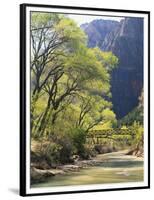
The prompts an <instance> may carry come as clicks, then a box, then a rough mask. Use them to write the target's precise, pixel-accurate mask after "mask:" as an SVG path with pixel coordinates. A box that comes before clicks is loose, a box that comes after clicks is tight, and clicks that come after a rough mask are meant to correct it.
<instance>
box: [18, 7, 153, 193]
mask: <svg viewBox="0 0 154 200" xmlns="http://www.w3.org/2000/svg"><path fill="white" fill-rule="evenodd" d="M28 8H30V9H32V10H34V11H35V8H37V9H38V10H39V11H40V10H41V9H52V10H54V9H58V10H59V11H60V10H63V9H64V10H65V9H66V10H68V11H70V13H71V14H74V12H75V11H81V13H82V11H94V12H95V13H97V12H99V13H100V12H105V13H106V15H107V13H108V12H110V13H111V12H112V16H117V15H118V14H119V13H120V14H121V13H122V14H126V15H127V16H129V15H131V14H139V15H140V14H141V15H143V16H145V17H146V26H147V27H146V31H147V32H146V34H145V35H146V37H147V38H146V40H147V44H146V48H145V46H144V49H145V50H144V54H146V62H147V63H146V65H147V69H146V70H147V73H146V76H147V77H146V80H144V81H143V82H147V91H146V96H144V98H146V104H147V105H146V108H147V111H146V112H147V116H146V122H147V125H146V127H147V130H146V132H147V136H146V137H147V141H146V142H147V144H146V145H147V147H146V153H147V155H146V160H147V165H146V166H147V167H146V172H145V174H146V176H147V179H146V184H143V185H136V186H130V187H128V186H126V187H121V186H117V187H111V188H103V187H102V188H100V187H99V188H97V186H95V187H94V188H90V189H80V188H79V189H76V190H73V189H71V190H65V189H63V190H59V191H54V190H53V191H51V192H50V188H49V190H48V191H47V192H44V191H43V190H40V191H39V190H38V191H37V192H34V193H33V192H32V191H28V190H27V176H29V177H30V174H28V173H30V172H29V171H27V169H28V168H29V165H28V162H27V161H28V160H29V159H28V158H27V153H26V152H27V151H30V149H27V147H28V146H27V141H28V139H29V137H28V135H27V130H28V128H27V127H28V123H30V122H28V121H27V115H28V113H27V90H26V87H27V86H26V84H27V82H28V81H27V80H28V79H27V78H28V76H29V74H28V72H29V70H28V68H27V62H28V61H27V56H28V54H30V50H29V49H28V50H27V40H28V39H27V38H29V36H28V35H27V29H28V27H27V15H28V14H29V12H30V11H28ZM40 12H41V11H40ZM60 13H61V12H60ZM95 15H96V14H95ZM120 16H121V15H120ZM28 34H30V33H28ZM145 35H144V37H145ZM144 39H145V38H144ZM29 62H30V61H29ZM148 188H150V12H149V11H139V10H122V9H104V8H92V7H89V8H88V7H73V6H59V5H40V4H21V5H20V195H21V196H37V195H55V194H68V193H85V192H103V191H119V190H135V189H148Z"/></svg>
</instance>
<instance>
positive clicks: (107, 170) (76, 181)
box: [32, 152, 143, 187]
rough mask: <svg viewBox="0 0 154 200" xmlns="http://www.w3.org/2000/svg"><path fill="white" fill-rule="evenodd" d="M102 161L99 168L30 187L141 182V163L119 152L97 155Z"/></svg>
mask: <svg viewBox="0 0 154 200" xmlns="http://www.w3.org/2000/svg"><path fill="white" fill-rule="evenodd" d="M97 159H99V160H103V162H102V164H100V165H99V166H94V167H88V168H86V169H81V170H80V171H79V172H70V173H68V174H64V175H56V176H54V177H50V178H47V179H46V180H45V182H43V183H37V184H34V185H32V187H53V186H72V185H84V184H103V183H122V182H140V181H143V161H142V160H141V159H136V158H135V157H134V156H126V155H124V154H123V153H121V152H116V153H110V154H104V155H99V156H98V157H97Z"/></svg>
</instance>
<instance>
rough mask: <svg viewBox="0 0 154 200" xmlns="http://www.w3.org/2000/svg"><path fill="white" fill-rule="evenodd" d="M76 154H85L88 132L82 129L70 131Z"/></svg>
mask: <svg viewBox="0 0 154 200" xmlns="http://www.w3.org/2000/svg"><path fill="white" fill-rule="evenodd" d="M70 135H71V137H72V140H73V144H74V146H75V149H76V153H77V154H79V155H80V156H83V155H84V153H85V147H84V145H85V142H86V132H85V130H83V129H81V128H74V129H72V130H71V131H70Z"/></svg>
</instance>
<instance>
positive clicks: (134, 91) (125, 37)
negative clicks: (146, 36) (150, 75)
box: [81, 18, 143, 119]
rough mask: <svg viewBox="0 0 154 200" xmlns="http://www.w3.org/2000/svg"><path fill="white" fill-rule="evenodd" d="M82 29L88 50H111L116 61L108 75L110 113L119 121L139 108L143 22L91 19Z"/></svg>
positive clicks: (140, 19) (129, 19)
mask: <svg viewBox="0 0 154 200" xmlns="http://www.w3.org/2000/svg"><path fill="white" fill-rule="evenodd" d="M81 28H82V29H83V30H84V31H85V33H86V34H87V35H88V46H89V47H95V46H98V47H99V48H100V49H102V50H103V51H112V52H113V53H114V54H115V55H116V56H117V57H118V58H119V65H118V68H116V69H114V70H113V72H112V76H111V92H112V103H113V110H114V111H115V113H116V115H117V118H118V119H119V118H122V117H124V116H125V115H127V114H128V113H129V112H130V111H131V110H133V109H134V108H135V107H136V106H137V105H138V98H139V96H140V94H141V90H142V88H143V19H142V18H125V19H123V20H121V21H120V22H117V21H110V20H94V21H92V22H90V23H88V24H83V25H81Z"/></svg>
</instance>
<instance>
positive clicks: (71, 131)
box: [31, 12, 118, 163]
mask: <svg viewBox="0 0 154 200" xmlns="http://www.w3.org/2000/svg"><path fill="white" fill-rule="evenodd" d="M86 42H87V37H86V35H85V34H84V32H83V31H82V30H81V29H80V27H78V26H77V24H76V23H75V22H74V21H73V20H72V19H69V17H68V16H66V15H62V14H58V13H53V14H51V13H38V12H32V13H31V132H32V137H34V138H35V139H36V138H37V139H39V140H41V139H42V138H43V139H45V140H47V141H50V144H51V145H49V147H48V150H47V159H49V158H50V159H51V160H50V159H49V162H55V160H58V161H60V162H61V163H67V162H70V161H71V156H72V155H73V154H74V153H77V154H79V155H80V156H81V157H88V155H89V154H91V153H90V152H91V148H90V147H87V146H85V143H86V134H87V132H88V130H90V129H92V128H93V127H94V126H96V125H97V124H99V123H100V122H102V123H106V124H108V125H107V126H108V127H112V126H114V124H116V116H115V114H114V113H113V111H112V110H111V109H112V103H111V102H109V101H107V100H106V99H105V98H104V97H110V96H111V93H110V72H111V70H112V69H113V68H114V67H115V66H116V65H117V63H118V59H117V57H116V56H114V55H113V54H112V53H111V52H102V51H101V50H100V49H98V48H93V49H92V48H88V47H87V46H86ZM88 152H89V153H88Z"/></svg>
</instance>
